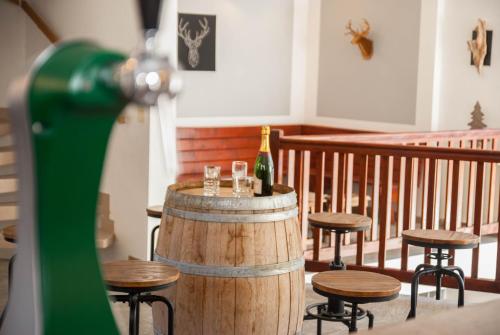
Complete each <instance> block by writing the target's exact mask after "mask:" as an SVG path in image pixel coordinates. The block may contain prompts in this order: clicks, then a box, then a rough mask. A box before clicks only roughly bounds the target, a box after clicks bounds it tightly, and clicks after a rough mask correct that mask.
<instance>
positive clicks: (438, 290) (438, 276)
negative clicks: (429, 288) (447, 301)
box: [436, 271, 441, 300]
mask: <svg viewBox="0 0 500 335" xmlns="http://www.w3.org/2000/svg"><path fill="white" fill-rule="evenodd" d="M436 300H441V271H437V272H436Z"/></svg>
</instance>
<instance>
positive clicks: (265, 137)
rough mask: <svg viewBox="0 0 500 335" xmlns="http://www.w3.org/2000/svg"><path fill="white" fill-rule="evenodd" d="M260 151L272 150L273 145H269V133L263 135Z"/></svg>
mask: <svg viewBox="0 0 500 335" xmlns="http://www.w3.org/2000/svg"><path fill="white" fill-rule="evenodd" d="M259 151H260V152H270V151H271V146H270V145H269V135H262V140H261V142H260V149H259Z"/></svg>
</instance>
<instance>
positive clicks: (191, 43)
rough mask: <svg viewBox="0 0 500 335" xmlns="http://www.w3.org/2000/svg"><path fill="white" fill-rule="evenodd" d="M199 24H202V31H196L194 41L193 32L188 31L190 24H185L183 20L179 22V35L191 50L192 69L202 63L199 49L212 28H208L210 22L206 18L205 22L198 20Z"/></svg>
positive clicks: (189, 56)
mask: <svg viewBox="0 0 500 335" xmlns="http://www.w3.org/2000/svg"><path fill="white" fill-rule="evenodd" d="M198 23H199V24H200V27H201V28H202V30H201V31H196V33H195V36H194V39H192V38H191V30H187V26H188V25H189V22H186V23H185V24H183V22H182V19H181V20H180V22H179V30H178V33H177V34H178V35H179V36H180V37H181V38H182V39H183V40H184V44H186V46H187V47H188V49H189V51H188V63H189V65H191V67H192V68H195V67H197V66H198V63H199V62H200V54H199V53H198V48H199V47H200V46H201V42H202V41H203V38H205V36H207V34H208V32H209V31H210V28H209V27H208V20H207V18H206V17H204V18H203V22H202V21H201V20H198Z"/></svg>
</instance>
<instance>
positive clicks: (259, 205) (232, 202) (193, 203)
mask: <svg viewBox="0 0 500 335" xmlns="http://www.w3.org/2000/svg"><path fill="white" fill-rule="evenodd" d="M220 186H221V187H232V181H230V180H229V181H225V180H224V181H221V182H220ZM184 188H203V182H202V181H194V182H184V183H179V184H173V185H170V186H169V187H168V190H167V195H166V199H165V204H166V205H167V206H168V207H178V206H180V207H188V208H195V209H201V210H221V211H224V210H234V209H235V208H237V209H238V210H241V211H258V210H272V209H278V208H287V207H292V206H295V205H296V204H297V194H296V193H295V191H294V190H293V188H291V187H288V186H285V185H279V184H275V185H274V186H273V189H274V191H275V192H277V193H278V194H274V195H273V196H271V197H240V198H237V197H232V196H231V197H220V196H217V197H209V196H203V195H195V194H187V193H183V192H182V190H183V189H184Z"/></svg>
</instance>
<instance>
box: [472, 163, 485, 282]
mask: <svg viewBox="0 0 500 335" xmlns="http://www.w3.org/2000/svg"><path fill="white" fill-rule="evenodd" d="M475 184H476V192H475V199H474V234H475V235H478V236H481V226H482V224H483V185H484V163H483V162H478V163H477V172H476V181H475ZM479 249H480V246H478V247H477V248H474V249H472V269H471V277H472V278H477V276H478V271H479V270H478V269H479Z"/></svg>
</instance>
